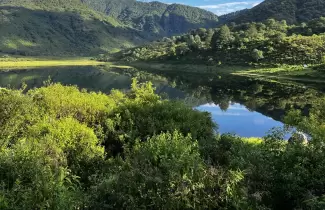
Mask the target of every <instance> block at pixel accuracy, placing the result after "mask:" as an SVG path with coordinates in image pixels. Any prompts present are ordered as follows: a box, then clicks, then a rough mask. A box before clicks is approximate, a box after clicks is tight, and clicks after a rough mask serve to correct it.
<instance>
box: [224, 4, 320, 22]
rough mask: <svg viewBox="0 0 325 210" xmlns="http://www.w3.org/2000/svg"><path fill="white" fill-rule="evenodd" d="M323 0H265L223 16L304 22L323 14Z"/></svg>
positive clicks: (228, 17) (247, 19) (227, 17)
mask: <svg viewBox="0 0 325 210" xmlns="http://www.w3.org/2000/svg"><path fill="white" fill-rule="evenodd" d="M324 13H325V1H324V0H308V1H306V0H265V1H264V2H262V3H261V4H259V5H257V6H256V7H254V8H252V9H250V10H244V11H242V12H239V13H235V14H233V15H232V16H229V15H227V16H223V17H221V19H225V18H226V19H227V20H228V22H237V23H244V22H251V21H256V22H259V21H264V20H266V19H268V18H274V19H277V20H286V21H287V22H288V23H297V22H306V21H309V20H312V19H315V18H319V17H321V16H324Z"/></svg>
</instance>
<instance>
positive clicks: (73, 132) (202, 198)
mask: <svg viewBox="0 0 325 210" xmlns="http://www.w3.org/2000/svg"><path fill="white" fill-rule="evenodd" d="M0 100H1V104H0V130H1V133H0V208H1V209H47V208H49V209H138V208H140V209H213V208H214V209H298V208H304V209H324V196H323V195H325V186H324V183H325V180H324V177H325V170H324V169H325V157H324V153H323V152H322V151H323V149H324V148H323V147H324V144H323V143H322V142H323V139H324V137H325V136H324V135H323V134H324V130H322V129H323V127H319V128H318V127H316V126H315V125H323V124H324V120H323V119H324V118H323V114H324V113H320V112H318V111H317V110H314V111H312V116H313V118H312V119H311V120H309V118H301V116H300V113H294V112H293V113H291V114H290V115H289V116H288V119H287V120H288V122H289V123H292V124H297V123H296V122H301V123H300V124H299V125H298V126H299V128H301V130H304V131H306V132H308V133H310V135H311V137H312V139H311V141H310V142H309V143H308V144H307V145H305V144H300V143H297V142H296V143H292V144H288V143H287V142H285V141H283V136H282V132H274V133H272V134H270V135H269V136H267V137H265V139H264V141H262V140H261V139H243V138H239V137H236V136H231V135H222V136H219V135H217V134H216V133H215V130H216V126H215V125H214V123H213V122H212V121H211V117H210V115H209V114H208V113H201V112H198V111H196V110H193V109H192V108H191V107H188V106H186V105H184V104H183V103H181V102H173V101H168V100H162V99H161V98H160V97H159V96H158V95H156V94H155V93H154V88H153V87H152V85H151V84H150V83H145V84H138V83H137V81H136V80H134V81H133V84H132V89H131V90H130V92H127V93H122V92H119V91H112V93H111V94H110V95H105V94H102V93H95V92H88V91H86V90H78V88H76V87H73V86H62V85H60V84H51V83H47V84H46V86H45V87H42V88H38V89H32V90H29V91H25V90H24V89H21V90H11V89H0ZM322 103H323V102H322V101H320V102H319V106H322ZM298 119H301V120H298Z"/></svg>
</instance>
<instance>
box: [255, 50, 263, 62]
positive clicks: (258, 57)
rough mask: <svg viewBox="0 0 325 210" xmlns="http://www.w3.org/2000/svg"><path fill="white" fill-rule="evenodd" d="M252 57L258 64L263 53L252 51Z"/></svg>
mask: <svg viewBox="0 0 325 210" xmlns="http://www.w3.org/2000/svg"><path fill="white" fill-rule="evenodd" d="M252 57H253V58H254V59H255V60H256V61H257V62H258V61H259V60H260V59H263V58H264V56H263V51H261V50H258V49H254V50H253V52H252Z"/></svg>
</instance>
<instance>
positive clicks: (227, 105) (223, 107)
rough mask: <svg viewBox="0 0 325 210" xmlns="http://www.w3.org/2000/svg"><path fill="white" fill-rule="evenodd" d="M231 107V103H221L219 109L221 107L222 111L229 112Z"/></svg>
mask: <svg viewBox="0 0 325 210" xmlns="http://www.w3.org/2000/svg"><path fill="white" fill-rule="evenodd" d="M229 105H230V101H228V100H227V101H221V102H220V103H219V107H220V109H221V110H222V111H224V112H225V111H227V110H228V108H229Z"/></svg>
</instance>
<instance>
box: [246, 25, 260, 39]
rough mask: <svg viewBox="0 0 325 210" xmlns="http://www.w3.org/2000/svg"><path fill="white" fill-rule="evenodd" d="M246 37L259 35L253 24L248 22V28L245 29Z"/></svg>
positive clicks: (254, 37)
mask: <svg viewBox="0 0 325 210" xmlns="http://www.w3.org/2000/svg"><path fill="white" fill-rule="evenodd" d="M246 37H247V38H249V39H250V40H254V39H257V38H258V37H259V34H258V31H257V28H256V26H255V24H250V25H249V28H248V30H247V31H246Z"/></svg>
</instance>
